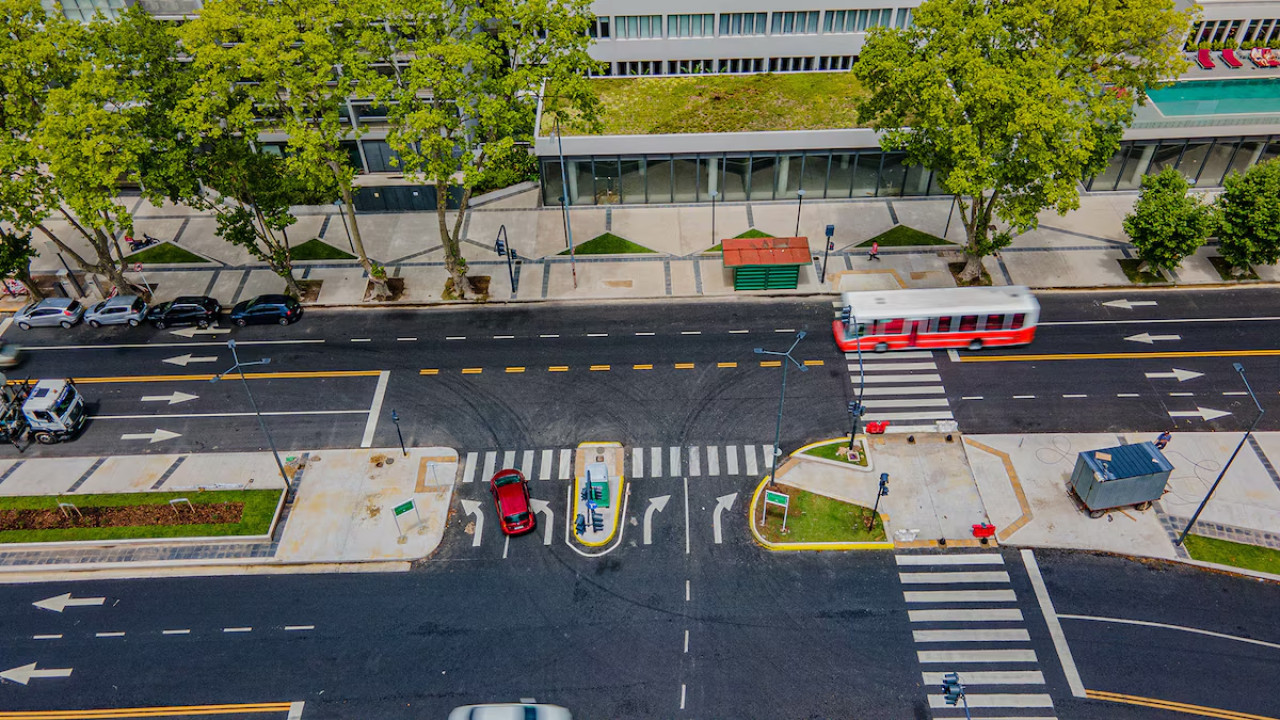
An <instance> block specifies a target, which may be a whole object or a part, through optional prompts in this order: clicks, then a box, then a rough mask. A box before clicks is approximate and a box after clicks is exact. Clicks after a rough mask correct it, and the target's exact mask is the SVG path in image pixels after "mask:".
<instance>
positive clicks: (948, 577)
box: [898, 570, 1009, 585]
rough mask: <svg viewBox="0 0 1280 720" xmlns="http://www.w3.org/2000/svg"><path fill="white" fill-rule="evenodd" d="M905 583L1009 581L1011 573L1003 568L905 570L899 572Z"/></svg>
mask: <svg viewBox="0 0 1280 720" xmlns="http://www.w3.org/2000/svg"><path fill="white" fill-rule="evenodd" d="M898 580H899V581H900V582H902V584H904V585H910V584H925V585H942V584H947V583H1008V582H1009V573H1007V572H1004V571H1003V570H999V571H996V570H993V571H990V572H918V573H913V572H904V573H898Z"/></svg>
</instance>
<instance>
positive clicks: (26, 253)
mask: <svg viewBox="0 0 1280 720" xmlns="http://www.w3.org/2000/svg"><path fill="white" fill-rule="evenodd" d="M36 254H37V253H36V249H35V246H33V245H32V244H31V233H29V232H23V233H20V232H15V231H13V230H10V229H8V228H0V277H6V278H7V277H10V276H12V277H14V278H17V280H18V282H20V283H22V284H23V285H24V286H25V287H26V288H27V292H28V293H29V294H30V295H31V299H32V300H40V299H42V298H43V297H44V293H42V292H40V288H39V287H38V286H36V283H35V281H34V280H32V279H31V258H33V257H35V256H36Z"/></svg>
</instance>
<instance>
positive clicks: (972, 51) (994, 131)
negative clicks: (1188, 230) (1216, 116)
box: [853, 0, 1191, 280]
mask: <svg viewBox="0 0 1280 720" xmlns="http://www.w3.org/2000/svg"><path fill="white" fill-rule="evenodd" d="M1190 19H1191V11H1180V10H1178V9H1177V8H1176V2H1175V0H1132V1H1130V2H1117V1H1116V0H1102V1H1101V2H1083V1H1080V0H1025V1H1024V2H1016V3H1005V2H977V1H976V0H925V2H924V3H922V4H921V5H920V7H918V8H916V10H915V11H914V12H913V13H912V27H910V28H906V29H892V28H875V29H873V30H872V31H871V32H870V34H869V37H868V39H867V42H866V45H865V46H864V47H863V49H862V53H861V55H860V56H859V58H858V62H857V64H855V65H854V67H853V72H854V73H855V75H857V77H858V78H859V79H860V80H862V81H863V83H864V84H865V85H866V87H867V88H868V92H869V95H868V97H867V98H866V99H865V100H864V101H863V102H862V103H861V104H860V105H859V108H858V116H859V120H860V121H861V122H864V123H867V124H869V125H870V126H871V127H873V128H875V129H876V130H879V131H881V133H882V134H881V140H880V144H881V147H882V148H883V149H884V150H886V151H902V152H904V153H905V159H904V163H905V164H908V165H915V166H923V167H925V168H928V169H930V170H933V171H934V172H935V173H936V174H937V176H938V178H939V184H940V186H941V187H942V188H943V189H945V190H946V191H947V192H948V193H950V194H951V195H953V196H954V197H955V200H956V203H957V206H958V207H959V209H960V214H961V219H962V221H963V224H964V228H965V234H966V237H967V243H966V246H965V254H966V256H967V258H966V259H967V262H966V265H965V269H964V271H963V273H962V278H964V279H966V280H972V279H973V278H976V277H977V276H978V274H979V272H980V271H981V258H982V256H984V255H987V254H990V253H992V252H994V251H995V250H998V249H999V248H1000V247H1003V246H1005V245H1007V244H1009V243H1010V242H1011V241H1012V238H1013V236H1014V235H1015V234H1017V233H1019V232H1023V231H1026V230H1028V229H1031V228H1034V227H1036V225H1037V222H1038V221H1037V215H1038V214H1039V213H1040V212H1041V211H1043V210H1046V209H1052V210H1054V211H1056V212H1058V213H1060V214H1064V213H1066V212H1067V211H1069V210H1072V209H1075V208H1077V207H1078V206H1079V183H1080V180H1081V179H1082V178H1085V177H1088V176H1090V175H1092V174H1095V173H1096V172H1098V171H1100V170H1101V169H1102V168H1103V167H1104V166H1105V163H1106V160H1107V158H1108V157H1110V156H1111V154H1112V153H1113V152H1114V151H1115V149H1116V148H1117V147H1118V143H1119V140H1120V136H1121V134H1122V133H1123V130H1124V127H1125V126H1127V125H1128V124H1129V122H1130V121H1131V119H1132V106H1133V103H1134V101H1135V99H1136V100H1138V101H1140V102H1145V101H1146V88H1148V87H1157V86H1158V85H1159V84H1160V81H1161V80H1163V79H1164V78H1168V77H1176V76H1177V75H1178V74H1179V73H1180V72H1181V71H1182V70H1183V69H1184V68H1185V67H1186V61H1185V60H1183V59H1182V55H1181V53H1180V50H1179V46H1180V44H1181V42H1182V37H1183V35H1184V34H1185V31H1186V29H1187V27H1188V26H1189V23H1190ZM997 222H1000V223H1003V224H1004V226H1005V228H1006V229H1003V230H1001V229H998V227H997Z"/></svg>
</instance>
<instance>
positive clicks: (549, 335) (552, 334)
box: [538, 333, 560, 338]
mask: <svg viewBox="0 0 1280 720" xmlns="http://www.w3.org/2000/svg"><path fill="white" fill-rule="evenodd" d="M538 337H540V338H558V337H560V336H559V335H556V334H555V333H548V334H546V335H539V336H538Z"/></svg>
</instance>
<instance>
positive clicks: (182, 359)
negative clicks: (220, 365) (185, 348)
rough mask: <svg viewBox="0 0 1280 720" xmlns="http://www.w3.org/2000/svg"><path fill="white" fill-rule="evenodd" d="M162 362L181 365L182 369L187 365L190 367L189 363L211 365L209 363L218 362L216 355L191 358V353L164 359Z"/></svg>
mask: <svg viewBox="0 0 1280 720" xmlns="http://www.w3.org/2000/svg"><path fill="white" fill-rule="evenodd" d="M164 361H165V362H167V363H169V364H170V365H181V366H182V367H186V366H187V365H190V364H191V363H211V362H217V361H218V356H217V355H210V356H205V357H192V356H191V353H187V354H186V355H179V356H177V357H171V358H165V359H164Z"/></svg>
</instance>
